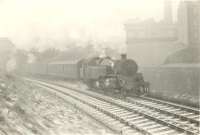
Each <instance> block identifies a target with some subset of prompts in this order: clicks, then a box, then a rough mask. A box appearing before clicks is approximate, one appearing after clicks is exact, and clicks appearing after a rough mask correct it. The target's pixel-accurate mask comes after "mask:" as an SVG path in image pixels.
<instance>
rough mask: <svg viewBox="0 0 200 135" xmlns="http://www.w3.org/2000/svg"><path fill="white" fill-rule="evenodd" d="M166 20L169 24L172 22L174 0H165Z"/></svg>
mask: <svg viewBox="0 0 200 135" xmlns="http://www.w3.org/2000/svg"><path fill="white" fill-rule="evenodd" d="M164 21H165V22H166V23H168V24H171V23H172V1H171V0H165V1H164Z"/></svg>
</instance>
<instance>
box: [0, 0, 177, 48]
mask: <svg viewBox="0 0 200 135" xmlns="http://www.w3.org/2000/svg"><path fill="white" fill-rule="evenodd" d="M163 1H164V0H0V36H3V37H5V36H7V37H9V38H11V40H12V41H13V42H14V43H15V44H16V46H17V47H19V48H31V47H33V46H35V47H39V48H43V49H44V48H46V47H51V46H53V47H55V46H56V47H57V48H62V47H64V46H66V45H70V44H78V45H84V44H86V43H87V42H88V41H90V42H91V41H92V42H93V43H96V44H98V45H101V46H107V45H110V44H114V45H124V44H125V31H124V28H123V23H124V22H126V21H127V20H128V19H131V18H132V19H134V18H138V19H147V18H155V19H156V20H157V21H159V20H161V19H162V18H163ZM172 1H173V8H174V10H175V9H176V7H177V3H178V1H179V0H172ZM174 14H175V12H174Z"/></svg>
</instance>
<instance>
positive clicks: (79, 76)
mask: <svg viewBox="0 0 200 135" xmlns="http://www.w3.org/2000/svg"><path fill="white" fill-rule="evenodd" d="M26 69H27V72H28V73H31V74H40V75H49V76H55V77H62V78H65V79H73V80H82V81H83V82H84V83H86V84H87V85H88V86H89V87H90V88H93V89H101V90H103V91H104V92H112V93H119V94H120V95H122V96H127V95H132V94H133V95H141V94H145V93H147V92H148V90H149V83H148V82H145V81H144V79H143V76H142V74H141V73H139V72H138V65H137V63H136V62H135V61H134V60H131V59H127V56H126V54H122V55H121V59H119V60H114V59H112V58H110V57H104V58H100V57H92V58H87V59H81V60H79V61H71V62H70V61H64V62H63V61H56V62H51V63H48V64H30V65H28V67H27V68H26Z"/></svg>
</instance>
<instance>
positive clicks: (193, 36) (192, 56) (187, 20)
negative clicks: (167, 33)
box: [165, 0, 200, 63]
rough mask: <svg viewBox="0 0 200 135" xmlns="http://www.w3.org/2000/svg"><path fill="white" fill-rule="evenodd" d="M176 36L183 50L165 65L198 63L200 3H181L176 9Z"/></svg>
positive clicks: (199, 50)
mask: <svg viewBox="0 0 200 135" xmlns="http://www.w3.org/2000/svg"><path fill="white" fill-rule="evenodd" d="M178 33H179V34H178V35H179V41H180V42H182V43H183V44H184V47H185V48H184V49H181V50H179V51H177V52H176V53H174V54H172V55H171V56H169V57H168V58H167V59H166V61H165V63H200V1H199V0H196V1H187V0H185V1H181V2H180V4H179V8H178Z"/></svg>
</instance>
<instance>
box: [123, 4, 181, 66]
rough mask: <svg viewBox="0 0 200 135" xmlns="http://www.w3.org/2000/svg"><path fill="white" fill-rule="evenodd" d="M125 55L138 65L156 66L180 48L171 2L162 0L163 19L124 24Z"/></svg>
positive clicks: (133, 21) (134, 21)
mask: <svg viewBox="0 0 200 135" xmlns="http://www.w3.org/2000/svg"><path fill="white" fill-rule="evenodd" d="M125 30H126V44H127V55H128V57H130V58H133V59H135V60H136V61H137V62H138V63H139V65H140V66H157V65H160V64H162V63H163V62H164V60H165V59H166V57H167V56H168V55H170V54H171V53H172V52H174V51H175V50H178V49H180V48H181V45H180V44H178V43H177V41H178V29H177V25H176V24H174V23H173V21H172V4H171V1H170V0H165V2H164V19H163V20H162V21H160V22H155V21H154V19H148V20H145V21H137V20H132V21H131V20H130V21H128V22H127V23H126V24H125Z"/></svg>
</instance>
